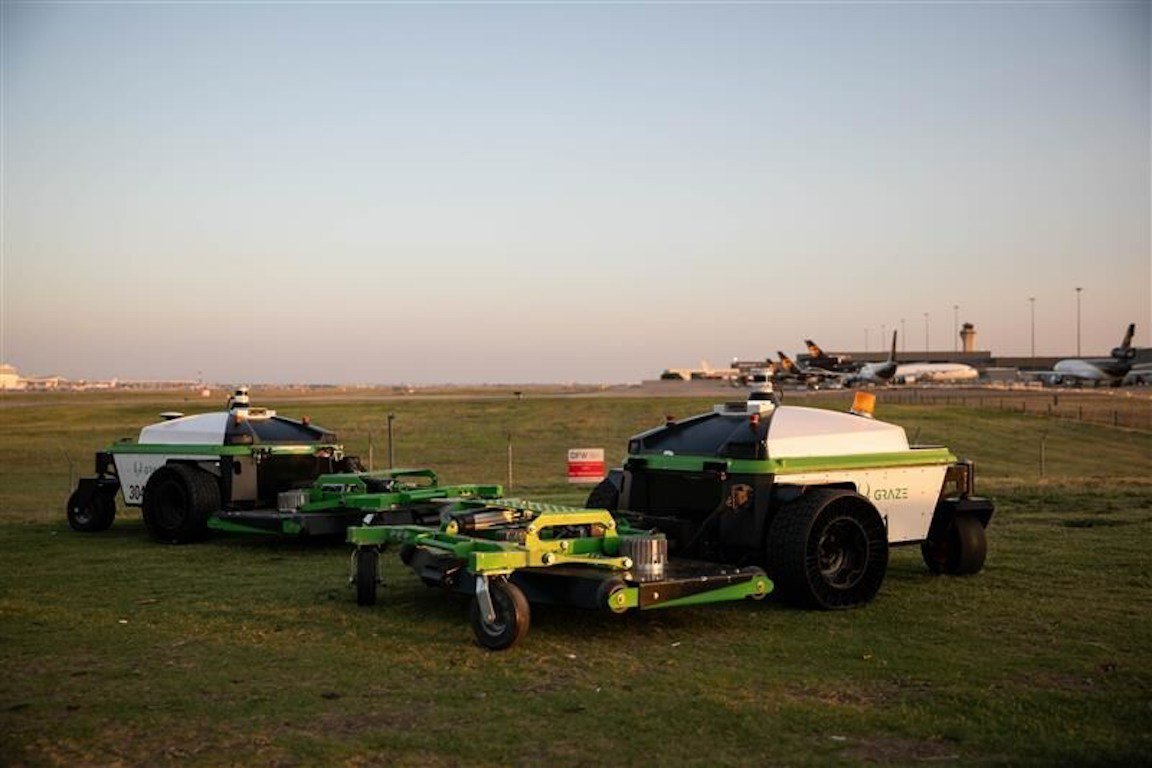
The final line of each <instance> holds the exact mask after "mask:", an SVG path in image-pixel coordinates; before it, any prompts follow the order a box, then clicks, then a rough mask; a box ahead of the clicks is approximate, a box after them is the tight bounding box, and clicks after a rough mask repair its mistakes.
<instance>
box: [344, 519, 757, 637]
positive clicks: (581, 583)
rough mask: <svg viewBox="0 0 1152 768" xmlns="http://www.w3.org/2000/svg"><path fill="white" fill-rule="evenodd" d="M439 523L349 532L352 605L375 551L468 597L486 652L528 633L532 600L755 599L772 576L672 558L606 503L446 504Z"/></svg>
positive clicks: (365, 594)
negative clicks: (600, 506)
mask: <svg viewBox="0 0 1152 768" xmlns="http://www.w3.org/2000/svg"><path fill="white" fill-rule="evenodd" d="M439 515H440V525H439V526H436V527H434V526H429V525H388V524H382V525H372V524H368V525H364V526H359V527H352V528H349V529H348V541H349V542H350V543H352V544H353V545H354V546H355V549H354V551H353V555H352V577H351V580H352V582H353V583H354V584H355V585H356V594H357V602H358V603H359V604H361V605H372V604H374V603H375V602H376V595H377V586H378V585H379V583H380V578H379V553H380V552H381V551H382V550H383V549H384V548H386V547H387V546H388V545H391V544H396V545H399V548H400V558H401V560H402V561H403V562H404V563H405V564H406V565H407V566H408V567H409V568H410V569H411V570H412V571H413V572H415V573H416V575H417V576H419V577H420V579H421V580H422V581H423V582H424V583H425V584H426V585H428V586H435V587H443V588H446V589H449V590H452V591H455V592H457V593H460V594H463V595H467V596H470V597H472V604H471V609H470V618H471V624H472V629H473V632H474V633H475V635H476V640H477V641H478V642H479V643H480V645H482V646H483V647H485V648H488V649H490V650H504V649H506V648H510V647H512V646H513V645H515V644H516V642H518V641H519V640H520V639H521V638H523V636H524V635H525V633H526V632H527V631H528V625H529V620H530V618H529V617H530V609H529V604H530V603H550V604H557V605H570V606H575V607H579V608H587V609H594V610H597V609H602V610H609V611H612V612H614V613H623V612H625V611H628V610H631V609H638V610H648V609H654V608H672V607H677V606H689V605H702V604H706V603H716V602H725V601H730V600H743V599H745V598H752V599H761V598H763V597H765V596H767V595H768V593H769V592H770V591H771V590H772V583H771V581H769V579H768V577H767V576H766V575H765V573H764V571H762V570H761V569H759V568H731V567H729V568H725V567H721V566H717V565H714V564H710V563H698V562H690V561H671V562H670V561H669V560H668V558H667V542H666V541H665V539H664V537H663V536H661V535H652V534H650V533H649V532H648V531H641V530H635V529H631V528H628V527H627V526H618V524H617V522H616V520H615V519H613V517H612V515H610V514H609V513H608V512H606V511H604V510H594V509H578V508H575V507H564V506H557V505H550V504H541V503H537V502H529V501H522V500H517V499H499V500H492V501H478V500H457V501H452V502H448V503H446V504H444V505H443V506H442V507H441V509H440V512H439Z"/></svg>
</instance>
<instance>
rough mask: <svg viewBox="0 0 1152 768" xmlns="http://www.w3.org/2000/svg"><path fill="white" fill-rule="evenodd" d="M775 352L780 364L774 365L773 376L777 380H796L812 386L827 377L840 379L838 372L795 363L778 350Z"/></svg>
mask: <svg viewBox="0 0 1152 768" xmlns="http://www.w3.org/2000/svg"><path fill="white" fill-rule="evenodd" d="M776 354H777V355H778V356H779V357H780V365H778V366H776V374H775V377H776V380H777V381H796V382H800V383H801V384H806V385H808V386H809V387H814V386H819V385H820V384H823V383H824V382H825V381H827V380H828V379H835V380H837V381H838V380H839V379H840V375H839V374H836V373H833V372H832V371H825V370H821V369H818V368H812V367H810V366H807V365H803V364H801V363H797V362H795V361H794V360H792V358H790V357H788V355H786V354H784V353H783V352H781V351H779V350H777V351H776Z"/></svg>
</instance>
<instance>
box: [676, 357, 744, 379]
mask: <svg viewBox="0 0 1152 768" xmlns="http://www.w3.org/2000/svg"><path fill="white" fill-rule="evenodd" d="M739 375H740V371H738V370H736V369H735V368H713V367H712V366H710V365H708V361H707V360H701V361H700V367H699V368H668V369H666V370H665V371H664V372H663V373H661V374H660V378H661V379H671V380H673V381H689V380H693V381H695V380H697V379H719V380H722V381H728V380H732V379H735V378H737V377H738V376H739Z"/></svg>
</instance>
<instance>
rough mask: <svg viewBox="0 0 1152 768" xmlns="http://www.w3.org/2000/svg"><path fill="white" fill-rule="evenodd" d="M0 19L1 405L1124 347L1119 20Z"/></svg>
mask: <svg viewBox="0 0 1152 768" xmlns="http://www.w3.org/2000/svg"><path fill="white" fill-rule="evenodd" d="M0 22H2V27H3V28H2V38H0V43H2V48H3V51H2V54H0V56H2V59H0V69H2V75H0V77H2V82H0V85H2V89H3V90H2V94H0V110H2V111H0V124H2V125H0V128H2V137H0V138H2V147H0V155H2V157H0V160H2V163H3V165H2V169H0V170H2V195H3V211H2V214H3V222H2V225H3V227H2V228H3V234H2V238H3V240H2V242H0V256H2V263H0V280H2V283H3V284H2V290H0V324H2V328H0V362H4V363H8V364H12V365H14V366H16V367H17V368H18V369H19V370H20V371H21V372H22V373H25V374H27V375H32V374H37V375H48V374H58V375H62V376H67V377H70V378H87V379H108V378H112V377H120V378H126V379H169V378H171V379H195V378H197V376H199V375H202V376H203V377H204V379H205V380H209V381H222V382H241V381H276V382H330V383H335V384H340V383H353V382H365V383H382V384H387V383H402V382H407V383H413V384H421V383H435V382H460V383H466V382H474V383H487V382H527V381H533V382H542V383H548V382H569V381H580V382H629V381H639V380H641V379H648V378H654V377H655V376H656V375H658V373H659V372H660V371H661V370H662V369H664V368H667V367H694V366H697V365H698V364H699V362H700V361H701V360H708V361H709V362H710V363H711V364H712V365H715V366H722V365H724V364H726V363H727V362H728V361H730V360H731V359H732V358H741V359H753V358H758V357H765V356H768V355H772V354H774V353H775V350H777V349H783V350H785V351H789V352H791V351H795V350H797V349H800V348H802V342H803V340H804V339H805V338H813V339H816V340H817V341H819V342H820V344H821V345H822V346H824V347H825V348H826V349H840V350H863V348H864V347H865V340H866V339H867V341H868V347H869V349H871V350H878V349H880V348H881V347H883V346H884V345H885V343H886V341H884V340H882V338H881V337H882V335H883V336H889V335H890V334H891V332H892V331H893V330H899V329H900V328H901V319H903V320H904V321H905V323H904V326H905V327H906V329H907V334H906V335H907V337H908V338H907V339H906V341H905V343H902V344H901V345H900V346H901V348H905V349H907V352H908V357H909V359H910V358H911V357H912V355H913V354H914V352H915V351H917V350H923V349H924V348H925V346H930V347H931V348H932V349H934V350H948V349H952V348H953V333H954V328H953V323H954V318H955V317H956V315H957V314H958V320H959V322H960V323H964V322H970V323H973V324H974V325H975V326H976V329H977V331H978V334H979V337H978V345H977V346H978V347H979V348H981V349H989V350H992V351H993V353H994V354H996V355H1000V356H1007V355H1026V354H1028V353H1029V347H1030V327H1031V324H1030V309H1031V304H1030V302H1029V298H1030V297H1035V319H1036V322H1035V328H1036V354H1037V355H1042V356H1063V355H1072V354H1074V353H1075V352H1076V307H1077V295H1076V288H1077V287H1081V288H1082V289H1083V290H1082V293H1081V295H1080V301H1081V304H1080V306H1081V315H1082V323H1081V351H1082V353H1083V355H1084V356H1095V355H1100V354H1107V352H1108V350H1110V349H1111V348H1112V347H1114V346H1116V344H1117V343H1118V342H1119V341H1120V337H1121V336H1122V334H1123V332H1124V329H1125V328H1126V327H1127V325H1128V324H1129V323H1133V322H1134V323H1136V325H1137V328H1136V342H1137V344H1138V345H1139V346H1152V234H1150V229H1152V223H1150V218H1152V214H1150V210H1152V191H1150V188H1152V170H1150V160H1149V158H1150V152H1149V142H1150V136H1152V74H1150V72H1152V55H1150V40H1152V13H1150V5H1149V3H1147V2H1127V3H1120V2H1114V3H1109V2H1100V3H1004V4H987V3H980V4H900V3H897V4H886V3H885V4H763V5H759V4H698V5H679V4H677V5H649V4H645V5H631V4H596V5H580V4H540V5H519V4H515V5H506V4H490V5H489V4H477V5H472V4H466V5H459V4H430V5H424V4H419V5H412V4H399V5H392V4H379V5H359V4H355V5H322V4H284V5H276V4H152V5H148V4H50V5H46V4H38V3H5V4H4V5H3V7H2V10H0ZM957 305H958V306H959V311H958V313H957V312H956V311H955V310H954V309H953V308H954V306H957ZM924 313H929V322H928V325H929V331H930V335H929V338H928V339H927V340H926V339H925V321H924ZM926 342H927V344H926Z"/></svg>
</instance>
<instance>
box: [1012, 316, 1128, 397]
mask: <svg viewBox="0 0 1152 768" xmlns="http://www.w3.org/2000/svg"><path fill="white" fill-rule="evenodd" d="M1135 333H1136V324H1135V323H1130V324H1129V325H1128V332H1127V333H1125V334H1124V338H1123V339H1122V340H1121V341H1120V346H1118V347H1116V348H1115V349H1113V350H1112V355H1111V357H1091V358H1079V357H1073V358H1068V359H1066V360H1061V361H1059V362H1058V363H1056V365H1054V366H1052V370H1051V371H1027V372H1026V373H1027V374H1028V375H1030V376H1034V377H1036V378H1038V379H1040V380H1041V381H1043V382H1044V383H1046V384H1084V383H1086V382H1091V383H1092V384H1093V385H1094V386H1099V385H1101V384H1107V385H1109V386H1113V387H1115V386H1119V385H1120V383H1121V382H1123V381H1124V379H1125V377H1127V376H1128V374H1129V373H1132V372H1133V370H1134V369H1135V373H1136V374H1137V376H1135V377H1133V378H1140V377H1141V376H1142V375H1143V374H1144V373H1145V371H1146V370H1147V369H1149V365H1150V364H1148V363H1141V364H1136V365H1133V363H1134V361H1135V357H1136V349H1135V347H1133V346H1132V337H1133V336H1134V335H1135Z"/></svg>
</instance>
